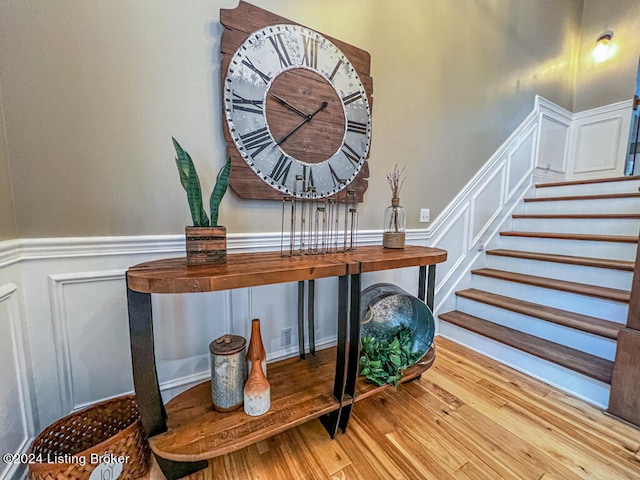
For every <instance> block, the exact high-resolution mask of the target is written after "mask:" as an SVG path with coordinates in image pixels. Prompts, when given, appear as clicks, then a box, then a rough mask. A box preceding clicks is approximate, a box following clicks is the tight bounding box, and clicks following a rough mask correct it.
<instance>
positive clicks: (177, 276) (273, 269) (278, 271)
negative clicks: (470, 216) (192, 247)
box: [127, 245, 447, 293]
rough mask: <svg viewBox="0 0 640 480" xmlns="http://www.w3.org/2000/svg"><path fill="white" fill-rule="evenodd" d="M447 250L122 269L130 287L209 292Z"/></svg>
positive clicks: (413, 261)
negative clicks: (125, 273)
mask: <svg viewBox="0 0 640 480" xmlns="http://www.w3.org/2000/svg"><path fill="white" fill-rule="evenodd" d="M446 259H447V252H446V251H445V250H441V249H438V248H432V247H421V246H415V245H407V246H405V248H402V249H389V248H383V247H382V246H364V247H358V248H357V249H356V250H355V251H353V252H344V253H333V254H323V255H301V256H292V257H283V256H281V254H280V252H256V253H230V254H227V260H226V262H223V263H215V264H203V265H187V260H186V257H180V258H170V259H166V260H155V261H151V262H146V263H141V264H138V265H135V266H133V267H131V268H129V270H128V271H127V284H128V286H129V288H130V289H132V290H135V291H138V292H143V293H192V292H212V291H217V290H228V289H233V288H243V287H255V286H260V285H270V284H275V283H284V282H295V281H301V280H312V279H318V278H325V277H336V276H342V275H351V274H354V273H364V272H375V271H380V270H389V269H395V268H406V267H416V266H424V265H433V264H436V263H441V262H444V261H445V260H446Z"/></svg>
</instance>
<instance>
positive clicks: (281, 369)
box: [127, 246, 447, 480]
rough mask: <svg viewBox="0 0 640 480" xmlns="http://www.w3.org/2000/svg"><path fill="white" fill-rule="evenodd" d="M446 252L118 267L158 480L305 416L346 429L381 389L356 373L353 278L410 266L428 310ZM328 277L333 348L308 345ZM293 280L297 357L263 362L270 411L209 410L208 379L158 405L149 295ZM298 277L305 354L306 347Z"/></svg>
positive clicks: (234, 258)
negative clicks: (333, 309) (360, 404)
mask: <svg viewBox="0 0 640 480" xmlns="http://www.w3.org/2000/svg"><path fill="white" fill-rule="evenodd" d="M446 258H447V252H446V251H444V250H440V249H436V248H429V247H418V246H407V247H405V248H404V249H398V250H395V249H384V248H382V247H359V248H358V249H357V250H356V251H354V252H347V253H339V254H331V255H310V256H309V255H307V256H297V257H281V256H280V254H279V253H276V252H266V253H244V254H229V255H227V261H226V263H222V264H215V265H198V266H189V267H187V265H186V259H185V258H176V259H168V260H158V261H154V262H147V263H142V264H139V265H136V266H134V267H131V268H130V269H129V270H128V271H127V300H128V307H129V330H130V338H131V356H132V364H133V380H134V386H135V391H136V397H137V400H138V407H139V410H140V417H141V420H142V424H143V426H144V430H145V432H146V433H147V436H148V438H149V443H150V445H151V449H152V450H153V452H154V454H155V455H156V458H157V460H158V464H159V465H160V468H161V469H162V471H163V472H164V474H165V476H166V477H167V479H169V480H173V479H177V478H181V477H184V476H186V475H189V474H190V473H193V472H195V471H198V470H200V469H203V468H205V467H206V466H207V459H209V458H213V457H215V456H218V455H223V454H225V453H229V452H232V451H235V450H239V449H241V448H244V447H246V446H248V445H251V444H253V443H256V442H258V441H260V440H263V439H266V438H269V437H271V436H273V435H275V434H277V433H280V432H283V431H285V430H287V429H289V428H293V427H295V426H297V425H300V424H302V423H304V422H307V421H309V420H311V419H315V418H319V419H320V421H321V422H322V424H323V425H324V427H325V428H326V429H327V431H328V432H329V434H330V435H331V436H332V437H333V436H334V435H335V433H336V432H337V430H338V428H340V429H341V430H343V431H345V430H346V428H347V424H348V422H349V416H350V413H351V406H352V405H353V403H354V402H355V401H357V400H359V399H362V398H365V397H367V396H369V395H371V394H373V393H375V392H378V391H380V389H382V388H387V387H386V386H385V387H376V386H374V385H370V384H365V383H364V382H363V381H361V380H360V381H359V380H358V360H359V344H360V290H361V287H360V275H361V274H362V273H366V272H375V271H381V270H390V269H396V268H405V267H419V275H418V297H419V298H420V299H421V300H423V301H426V303H427V305H428V306H429V307H430V308H431V309H433V295H434V285H435V265H436V264H437V263H441V262H444V261H445V260H446ZM427 270H428V272H427ZM327 277H337V278H338V302H337V303H338V305H337V323H338V334H337V337H338V338H337V345H336V347H332V348H329V349H325V350H322V351H318V352H316V351H315V341H314V335H313V333H314V327H313V317H314V308H313V307H314V280H315V279H318V278H327ZM294 281H297V282H298V328H299V334H298V337H299V339H300V342H299V354H300V355H299V358H294V359H287V360H283V361H280V362H276V363H273V364H270V365H269V373H268V378H269V381H270V383H271V394H272V398H271V409H270V410H269V412H267V413H266V414H265V415H262V416H260V417H249V416H248V415H246V414H245V413H244V412H243V411H242V409H240V410H236V411H235V412H230V413H219V412H216V411H214V410H213V408H212V403H211V387H210V382H204V383H202V384H200V385H197V386H195V387H193V388H191V389H189V390H187V391H186V392H184V393H182V394H180V395H178V396H177V397H175V398H174V399H172V400H171V401H169V402H168V403H167V405H166V406H165V405H164V403H163V402H162V398H161V396H160V386H159V383H158V375H157V372H156V361H155V353H154V340H153V318H152V312H151V294H161V293H196V292H212V291H217V290H228V289H232V288H243V287H256V286H260V285H269V284H275V283H285V282H294ZM305 282H307V285H308V286H307V294H308V297H309V298H308V302H307V304H308V312H307V321H308V322H309V352H310V353H311V355H306V353H305V352H306V348H305V339H304V328H303V327H304V316H305V312H304V298H305ZM267 321H268V320H267ZM347 334H348V335H349V339H348V340H349V341H348V342H347ZM434 358H435V351H434V350H433V347H432V349H431V350H429V352H427V354H426V355H425V357H424V358H423V359H422V360H421V361H420V362H418V364H417V365H416V366H414V367H412V368H410V369H408V370H407V371H406V372H405V376H404V378H403V381H408V380H410V379H413V378H416V377H419V376H420V375H421V374H422V372H424V371H425V370H426V369H427V368H429V367H430V366H431V364H432V363H433V360H434Z"/></svg>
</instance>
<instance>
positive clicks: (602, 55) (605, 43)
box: [591, 30, 614, 63]
mask: <svg viewBox="0 0 640 480" xmlns="http://www.w3.org/2000/svg"><path fill="white" fill-rule="evenodd" d="M612 40H613V31H612V30H607V31H606V32H602V33H601V34H600V35H598V39H597V40H596V46H595V47H594V49H593V51H592V52H591V55H592V56H593V59H594V60H595V61H596V62H598V63H600V62H604V61H605V60H608V59H609V58H610V57H611V56H612V55H613V53H614V48H613V45H611V41H612Z"/></svg>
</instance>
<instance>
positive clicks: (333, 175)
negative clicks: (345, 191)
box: [327, 163, 340, 187]
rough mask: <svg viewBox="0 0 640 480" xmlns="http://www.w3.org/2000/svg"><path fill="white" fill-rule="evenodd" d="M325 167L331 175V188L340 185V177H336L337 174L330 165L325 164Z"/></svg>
mask: <svg viewBox="0 0 640 480" xmlns="http://www.w3.org/2000/svg"><path fill="white" fill-rule="evenodd" d="M327 166H328V167H329V172H330V173H331V180H332V181H333V186H334V187H337V186H338V185H339V184H340V177H338V174H337V173H336V171H335V170H334V169H333V167H332V166H331V164H330V163H327Z"/></svg>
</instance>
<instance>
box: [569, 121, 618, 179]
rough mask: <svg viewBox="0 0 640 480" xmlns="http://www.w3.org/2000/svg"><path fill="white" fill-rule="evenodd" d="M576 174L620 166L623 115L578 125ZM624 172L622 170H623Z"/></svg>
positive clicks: (574, 171) (607, 169) (574, 169)
mask: <svg viewBox="0 0 640 480" xmlns="http://www.w3.org/2000/svg"><path fill="white" fill-rule="evenodd" d="M576 128H577V133H576V155H575V163H574V166H573V173H574V174H581V173H589V172H602V171H609V170H614V169H616V167H617V166H618V159H619V157H620V155H619V153H620V152H619V145H620V136H621V132H622V116H620V115H618V116H615V117H612V118H602V119H597V120H594V121H591V122H586V121H585V122H584V123H582V124H578V125H577V126H576ZM621 172H622V170H621Z"/></svg>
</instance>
